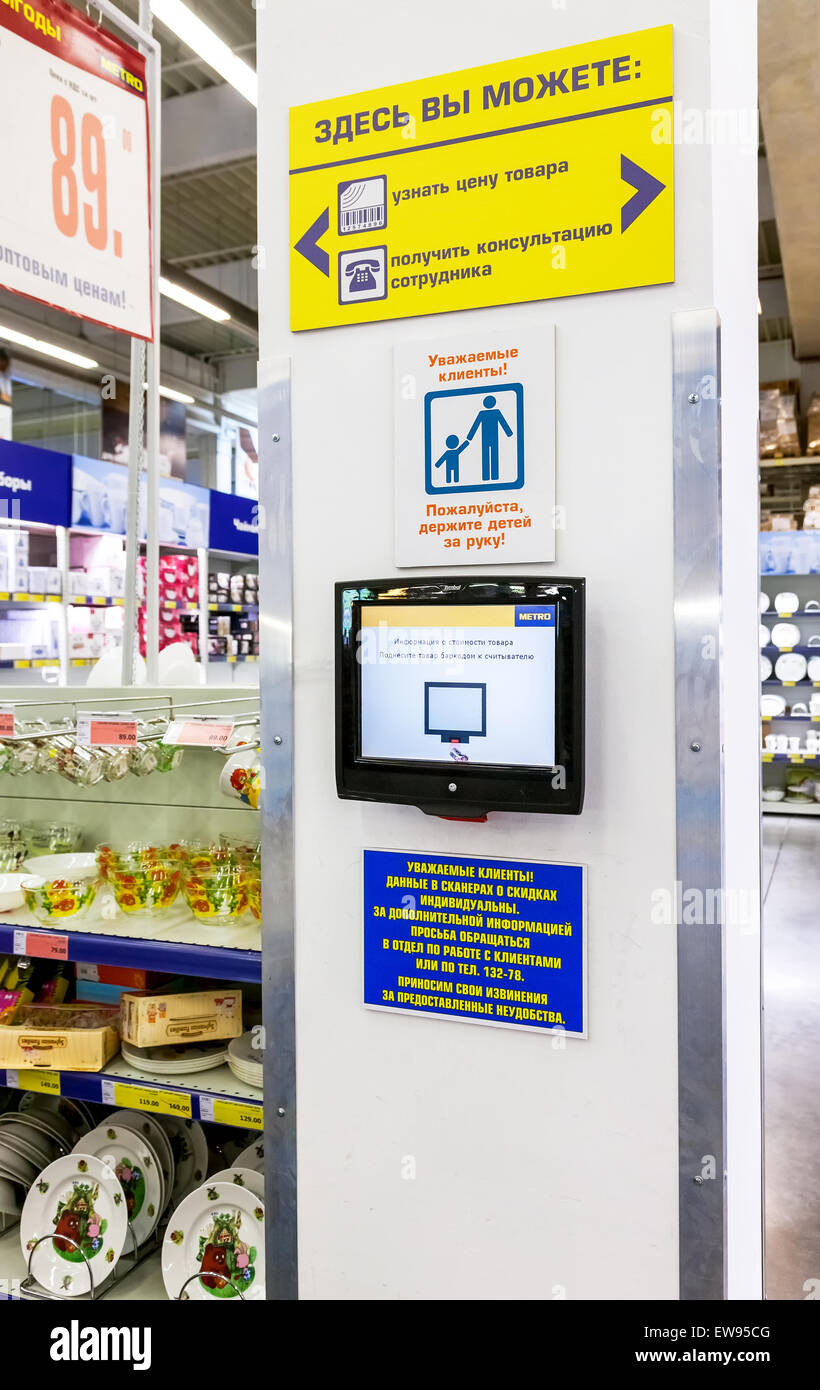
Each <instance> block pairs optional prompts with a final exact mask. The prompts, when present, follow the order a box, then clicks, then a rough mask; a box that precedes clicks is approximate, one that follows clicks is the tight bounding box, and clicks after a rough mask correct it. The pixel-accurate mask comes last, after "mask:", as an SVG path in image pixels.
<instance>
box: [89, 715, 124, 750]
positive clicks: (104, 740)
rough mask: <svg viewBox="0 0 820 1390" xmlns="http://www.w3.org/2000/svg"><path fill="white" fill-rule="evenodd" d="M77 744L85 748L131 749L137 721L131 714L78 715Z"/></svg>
mask: <svg viewBox="0 0 820 1390" xmlns="http://www.w3.org/2000/svg"><path fill="white" fill-rule="evenodd" d="M77 742H78V743H80V744H83V745H84V746H85V747H86V748H133V747H134V746H135V744H136V742H137V721H136V719H135V718H134V716H133V714H105V713H102V714H93V713H91V712H89V713H87V714H78V715H77Z"/></svg>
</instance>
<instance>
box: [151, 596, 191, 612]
mask: <svg viewBox="0 0 820 1390" xmlns="http://www.w3.org/2000/svg"><path fill="white" fill-rule="evenodd" d="M159 606H160V609H164V610H165V611H166V612H170V611H174V612H180V613H198V612H199V604H198V603H189V602H188V600H187V599H184V598H171V599H164V598H161V599H160V601H159ZM142 607H143V608H144V607H145V604H142Z"/></svg>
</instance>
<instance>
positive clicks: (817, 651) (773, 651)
mask: <svg viewBox="0 0 820 1390" xmlns="http://www.w3.org/2000/svg"><path fill="white" fill-rule="evenodd" d="M760 651H761V654H762V655H763V656H773V657H776V656H785V655H786V653H787V652H797V653H798V654H799V655H800V656H820V647H818V646H817V644H816V643H815V645H814V646H813V647H810V646H808V645H807V644H806V643H801V644H800V645H799V646H797V647H776V646H775V645H774V643H773V642H767V643H766V645H765V646H763V647H761V648H760Z"/></svg>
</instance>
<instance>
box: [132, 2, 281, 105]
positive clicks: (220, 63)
mask: <svg viewBox="0 0 820 1390" xmlns="http://www.w3.org/2000/svg"><path fill="white" fill-rule="evenodd" d="M151 12H152V14H153V15H154V18H155V19H159V20H160V21H161V22H162V23H163V24H165V25H166V26H167V27H168V28H169V29H172V30H173V32H174V33H175V34H176V36H177V38H179V39H182V42H183V43H184V44H187V46H188V48H190V49H192V50H193V52H194V53H196V54H197V55H198V56H199V57H200V58H201V59H202V61H203V62H204V63H207V64H208V67H209V68H213V70H214V72H218V73H219V75H220V77H224V78H225V81H226V82H230V84H231V86H232V87H235V88H236V90H237V91H238V92H240V93H241V95H242V96H243V97H245V98H246V100H247V101H249V102H251V104H252V105H253V106H256V102H257V83H256V73H255V72H254V70H253V68H251V67H249V66H248V64H247V63H245V62H243V60H242V59H241V58H237V56H236V54H235V53H232V52H231V50H230V48H229V47H228V45H227V44H226V43H224V42H223V40H222V39H220V38H218V37H217V35H216V34H215V33H214V31H213V29H209V28H208V26H207V24H203V22H202V20H201V19H198V18H197V16H196V15H195V14H194V13H193V11H192V10H189V9H188V6H187V5H183V4H182V0H151Z"/></svg>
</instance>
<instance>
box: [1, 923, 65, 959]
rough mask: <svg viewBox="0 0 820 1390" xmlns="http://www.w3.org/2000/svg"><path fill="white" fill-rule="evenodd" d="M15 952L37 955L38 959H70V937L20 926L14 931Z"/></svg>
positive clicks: (16, 953)
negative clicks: (23, 929)
mask: <svg viewBox="0 0 820 1390" xmlns="http://www.w3.org/2000/svg"><path fill="white" fill-rule="evenodd" d="M14 954H15V955H16V956H36V957H37V958H38V960H68V937H67V936H56V935H52V933H51V932H39V931H37V932H35V931H21V930H20V929H19V928H18V929H17V930H15V933H14Z"/></svg>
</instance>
